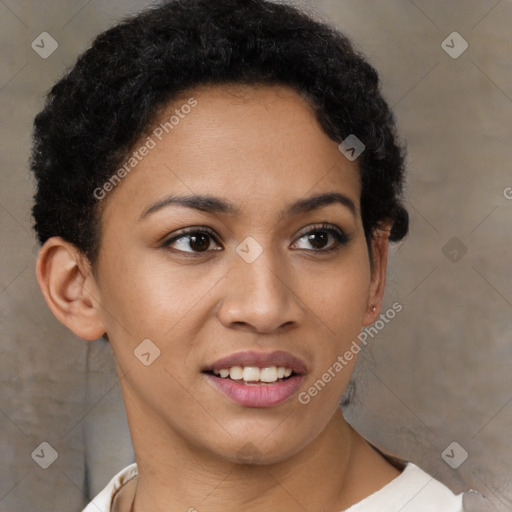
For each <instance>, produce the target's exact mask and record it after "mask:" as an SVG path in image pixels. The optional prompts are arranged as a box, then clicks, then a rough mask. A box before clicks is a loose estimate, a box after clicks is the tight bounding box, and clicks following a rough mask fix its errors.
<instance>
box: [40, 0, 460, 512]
mask: <svg viewBox="0 0 512 512" xmlns="http://www.w3.org/2000/svg"><path fill="white" fill-rule="evenodd" d="M32 170H33V172H34V173H35V176H36V179H37V182H38V189H37V193H36V196H35V205H34V207H33V214H34V218H35V230H36V232H37V235H38V238H39V241H40V242H41V244H42V248H41V251H40V254H39V258H38V262H37V276H38V280H39V283H40V286H41V289H42V291H43V294H44V297H45V300H46V301H47V303H48V306H49V307H50V309H51V310H52V312H53V313H54V314H55V316H56V317H57V318H58V319H59V320H60V321H61V322H62V323H63V324H64V325H66V326H67V327H68V328H70V329H71V330H72V331H73V332H74V333H75V334H76V335H78V336H79V337H81V338H83V339H85V340H94V339H97V338H99V337H101V336H105V337H106V338H107V339H108V340H109V342H110V343H111V347H112V350H113V353H114V357H115V362H116V367H117V371H118V375H119V378H120V384H121V388H122V392H123V398H124V402H125V408H126V412H127V417H128V423H129V427H130V433H131V438H132V443H133V447H134V451H135V456H136V461H137V462H136V463H135V464H132V465H130V466H128V467H127V468H125V469H123V470H122V471H120V472H119V473H118V474H117V475H116V476H115V477H114V478H113V479H112V481H111V482H110V483H109V484H108V485H107V487H106V488H105V489H104V491H103V492H102V493H100V495H98V496H97V497H96V498H95V499H94V500H93V502H92V503H91V504H89V506H88V507H86V509H85V511H86V512H92V511H97V510H101V511H116V512H128V511H133V512H145V511H152V512H160V511H162V512H163V511H166V512H167V511H170V510H188V511H195V510H198V511H200V512H208V511H217V510H224V511H229V510H246V511H252V510H259V511H261V510H264V511H287V512H290V511H299V510H300V511H303V510H308V511H310V512H320V511H340V510H346V511H350V512H369V511H377V510H378V511H381V512H382V511H397V512H398V511H399V510H400V511H402V512H413V511H418V512H419V511H421V512H428V511H436V512H440V511H441V510H442V511H443V512H456V511H461V510H462V495H454V494H453V493H452V492H451V491H450V490H449V489H448V488H447V487H445V486H444V485H443V484H441V483H440V482H438V481H437V480H435V479H433V478H432V477H430V476H429V475H428V474H426V473H425V472H424V471H422V470H421V469H420V468H419V467H417V466H416V465H415V464H413V463H411V462H406V461H401V460H399V459H396V458H394V457H391V456H389V455H385V454H383V453H381V452H380V451H379V450H377V449H376V448H375V447H373V446H372V445H371V444H370V443H368V442H367V441H366V440H365V439H364V438H363V437H362V436H361V435H360V434H358V433H357V432H356V431H355V430H354V429H353V428H352V427H351V426H350V425H349V424H348V423H347V422H346V421H345V419H344V417H343V411H342V409H341V408H340V407H339V403H340V400H341V398H342V396H343V394H344V392H345V390H346V389H347V386H348V384H349V381H350V376H351V373H352V370H353V368H354V365H355V361H356V359H357V357H356V356H357V353H358V352H359V350H360V347H359V337H358V336H359V335H360V332H361V329H362V328H363V327H365V326H369V325H371V324H373V323H374V322H375V321H376V320H377V319H378V318H379V315H380V314H381V310H382V300H383V295H384V288H385V280H386V264H387V255H388V245H389V243H390V242H394V241H398V240H401V239H402V238H403V237H404V236H405V235H406V233H407V229H408V216H407V212H406V210H405V209H404V207H403V206H402V203H401V193H402V181H403V175H404V151H403V149H402V148H401V147H400V146H399V145H398V142H397V137H396V134H395V126H394V119H393V115H392V113H391V112H390V110H389V108H388V106H387V104H386V102H385V101H384V100H383V98H382V96H381V94H380V91H379V83H378V76H377V74H376V72H375V70H374V69H373V68H372V67H371V66H370V65H369V64H368V63H367V62H366V61H365V60H364V58H363V57H362V56H360V55H359V54H357V53H356V52H355V51H354V49H353V48H352V46H351V44H350V42H349V41H348V40H347V39H346V38H345V37H344V36H343V35H341V34H340V33H339V32H337V31H335V30H334V29H332V28H331V27H329V26H326V25H325V24H322V23H319V22H317V21H315V20H313V19H311V18H310V17H308V16H307V15H306V14H304V13H301V12H299V11H298V10H296V9H294V8H292V7H290V6H286V5H279V4H274V3H271V2H269V1H266V0H244V1H238V2H235V1H233V0H219V1H216V2H209V1H208V0H188V1H186V2H184V1H171V2H166V3H164V4H162V5H161V6H158V7H156V8H152V9H149V10H147V11H145V12H143V13H141V14H139V15H137V16H135V17H133V18H132V19H129V20H126V21H124V22H122V23H120V24H118V25H117V26H115V27H113V28H112V29H110V30H108V31H106V32H104V33H103V34H101V35H100V36H98V37H97V39H96V40H95V41H94V43H93V45H92V47H91V48H90V49H89V50H88V51H87V52H85V53H84V54H83V55H82V56H81V57H80V58H79V60H78V61H77V63H76V65H75V66H74V68H73V69H72V70H71V72H70V73H69V74H68V75H67V76H65V77H64V78H62V79H61V80H60V81H59V82H58V83H57V84H56V85H55V86H54V88H53V89H52V91H51V92H50V94H49V97H48V100H47V103H46V106H45V108H44V110H43V111H42V112H41V113H40V114H39V115H38V116H37V118H36V120H35V134H34V148H33V155H32ZM351 354H352V355H351Z"/></svg>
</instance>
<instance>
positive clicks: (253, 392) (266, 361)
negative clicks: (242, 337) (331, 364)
mask: <svg viewBox="0 0 512 512" xmlns="http://www.w3.org/2000/svg"><path fill="white" fill-rule="evenodd" d="M242 368H243V369H244V371H243V373H241V370H242ZM258 368H259V369H263V368H265V369H266V370H265V372H267V371H268V372H270V373H273V375H272V376H271V377H269V376H267V377H268V378H264V377H263V375H262V374H260V373H259V370H258ZM228 369H230V371H229V373H230V374H232V372H235V373H236V374H237V375H236V376H235V377H234V378H233V376H232V375H231V378H229V376H227V375H225V372H226V371H227V370H228ZM221 370H222V373H223V374H224V375H219V373H221ZM246 371H247V375H246ZM276 371H278V372H282V373H283V377H284V378H278V379H277V380H276V377H277V375H276ZM255 372H257V373H258V376H255ZM284 372H286V373H284ZM202 373H203V374H204V375H205V376H206V381H207V382H208V383H209V384H211V385H212V386H213V387H214V388H215V389H216V390H218V391H220V393H221V394H222V395H224V396H225V397H227V398H228V399H229V400H230V401H232V402H235V403H237V404H239V405H242V406H244V407H260V408H267V407H276V406H278V405H280V404H282V403H284V402H286V401H287V400H289V399H290V398H291V397H292V396H293V395H295V393H297V391H298V389H299V387H300V386H301V384H302V382H303V380H304V378H305V374H306V364H305V363H304V362H303V361H302V360H301V359H299V358H298V357H296V356H293V355H292V354H290V353H288V352H283V351H274V352H269V353H261V352H254V351H247V352H238V353H236V354H232V355H230V356H228V357H224V358H222V359H218V360H217V361H215V362H214V363H212V364H211V365H209V366H206V367H205V368H203V370H202ZM245 379H247V380H245ZM254 380H258V382H247V381H254ZM262 380H263V381H264V380H267V381H269V382H268V383H267V382H262Z"/></svg>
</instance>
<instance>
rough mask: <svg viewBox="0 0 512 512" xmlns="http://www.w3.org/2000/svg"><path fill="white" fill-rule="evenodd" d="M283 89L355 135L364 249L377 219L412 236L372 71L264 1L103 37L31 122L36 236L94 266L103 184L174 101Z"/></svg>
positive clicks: (337, 129)
mask: <svg viewBox="0 0 512 512" xmlns="http://www.w3.org/2000/svg"><path fill="white" fill-rule="evenodd" d="M228 83H239V84H249V85H250V84H254V85H256V84H266V85H288V86H290V87H292V88H293V89H295V90H296V91H298V92H299V93H300V94H301V95H302V96H303V97H305V98H306V99H308V100H309V103H310V104H311V106H312V108H313V109H314V111H315V114H316V117H317V119H318V122H319V124H320V126H321V127H322V129H323V130H324V132H325V133H326V134H327V135H328V136H329V137H330V138H331V139H333V140H334V141H336V142H338V143H341V142H342V141H343V140H344V139H345V138H346V137H347V136H349V135H351V134H354V135H356V137H357V138H358V139H359V140H361V141H362V142H363V143H364V145H365V149H364V152H363V153H362V154H361V155H360V156H359V158H358V160H357V161H358V163H359V170H360V173H361V180H362V192H361V216H362V222H363V226H364V230H365V235H366V238H367V241H368V240H369V238H370V237H371V235H372V233H373V230H374V229H375V228H376V227H378V226H379V223H380V222H382V221H383V220H388V219H389V220H391V221H393V223H394V224H393V228H392V230H391V235H390V240H391V241H398V240H401V239H402V238H403V237H404V236H405V235H406V234H407V231H408V219H409V217H408V214H407V211H406V209H405V208H404V206H403V204H402V192H403V181H404V175H405V165H404V160H405V149H404V146H402V145H400V144H399V142H398V137H397V134H396V127H395V118H394V115H393V113H392V112H391V110H390V108H389V106H388V105H387V103H386V101H385V100H384V99H383V97H382V95H381V92H380V83H379V77H378V74H377V72H376V71H375V69H374V68H373V67H372V66H371V65H370V64H369V63H368V62H367V61H366V60H365V58H364V57H363V56H362V54H360V53H359V52H358V51H356V50H355V49H354V47H353V45H352V43H351V41H350V40H349V39H348V38H347V37H345V36H344V35H343V34H341V33H340V32H339V31H338V30H337V29H335V28H334V27H332V26H330V25H329V24H328V23H326V22H324V21H319V20H317V19H314V17H313V16H312V15H310V14H308V13H306V12H304V11H301V10H299V9H298V8H296V7H294V6H292V5H286V4H282V3H274V2H272V1H269V0H215V1H212V0H170V1H166V2H164V3H161V4H159V5H157V6H156V7H151V8H148V9H146V10H144V11H142V12H141V13H139V14H137V15H135V16H132V17H130V18H127V19H124V20H122V21H121V22H120V23H118V24H117V25H115V26H113V27H112V28H110V29H108V30H107V31H105V32H103V33H101V34H100V35H98V36H97V37H96V39H95V40H94V41H93V43H92V45H91V47H90V48H89V49H88V50H87V51H85V52H84V53H83V54H82V55H81V56H80V57H79V58H78V59H77V62H76V64H75V65H74V67H73V68H72V69H71V70H70V71H69V72H68V73H67V74H66V75H65V76H64V77H63V78H61V79H60V80H59V81H58V82H57V83H56V84H55V85H54V86H53V88H52V89H51V90H50V92H49V93H48V96H47V98H46V104H45V106H44V109H43V110H42V111H41V112H40V113H39V114H38V115H37V116H36V118H35V120H34V133H33V146H32V153H31V157H30V166H31V170H32V171H33V173H34V175H35V177H36V182H37V190H36V193H35V196H34V200H35V204H34V206H33V208H32V214H33V216H34V220H35V224H34V229H35V231H36V234H37V237H38V240H39V242H40V243H41V244H43V243H44V242H45V241H46V240H47V239H48V238H50V237H52V236H61V237H62V238H64V239H65V240H67V241H68V242H71V243H73V244H74V245H75V246H76V247H77V248H78V249H79V250H80V251H81V252H82V253H83V254H84V255H85V256H86V257H87V258H88V260H89V261H90V262H91V263H92V265H93V266H94V264H95V262H96V259H97V256H98V252H99V247H100V243H101V211H100V206H99V203H100V201H99V200H98V199H97V197H96V195H95V194H94V190H95V189H97V188H98V187H101V186H102V185H103V184H104V183H105V182H106V181H108V180H109V178H111V176H112V175H113V173H114V171H115V169H117V168H118V166H119V165H120V164H121V163H122V162H123V161H124V160H125V159H126V157H127V156H128V155H129V154H130V152H131V151H132V150H133V146H134V144H135V143H136V142H137V141H138V140H139V138H140V136H141V135H142V134H143V133H145V131H146V130H148V127H149V126H150V125H151V123H152V122H154V120H155V117H156V116H157V114H158V112H159V110H160V109H161V108H163V107H164V106H165V105H166V104H167V103H168V102H170V101H172V100H173V99H174V98H176V97H177V96H178V95H179V94H182V93H184V92H186V91H187V90H188V89H191V88H193V87H196V86H200V85H207V84H228Z"/></svg>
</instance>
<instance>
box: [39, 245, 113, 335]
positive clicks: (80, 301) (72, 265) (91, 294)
mask: <svg viewBox="0 0 512 512" xmlns="http://www.w3.org/2000/svg"><path fill="white" fill-rule="evenodd" d="M36 275H37V280H38V282H39V286H40V287H41V291H42V292H43V296H44V298H45V300H46V303H47V304H48V307H49V308H50V310H51V311H52V313H53V314H54V315H55V316H56V317H57V319H58V320H59V321H60V322H61V323H62V324H64V325H65V326H66V327H68V328H69V329H71V330H72V331H73V332H74V333H75V334H76V335H77V336H79V337H80V338H83V339H86V340H95V339H97V338H100V337H101V336H102V335H103V334H104V333H105V328H104V326H103V322H102V319H101V315H100V311H99V310H100V307H101V304H100V295H99V289H98V287H97V284H96V281H95V278H94V276H93V274H92V270H91V267H90V264H89V261H88V260H87V258H85V257H84V256H83V254H82V253H81V252H80V251H79V250H78V249H77V248H76V247H75V246H74V245H73V244H71V243H69V242H66V241H65V240H64V239H63V238H61V237H52V238H50V239H48V240H47V241H46V242H45V243H44V244H43V246H42V247H41V249H40V250H39V256H38V258H37V263H36Z"/></svg>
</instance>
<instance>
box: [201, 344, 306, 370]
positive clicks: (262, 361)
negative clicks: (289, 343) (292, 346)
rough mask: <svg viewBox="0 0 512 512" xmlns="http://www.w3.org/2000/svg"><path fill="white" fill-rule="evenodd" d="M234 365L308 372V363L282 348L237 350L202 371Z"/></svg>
mask: <svg viewBox="0 0 512 512" xmlns="http://www.w3.org/2000/svg"><path fill="white" fill-rule="evenodd" d="M233 366H242V367H244V366H255V367H259V368H267V367H270V366H276V367H279V366H284V367H285V368H291V369H292V370H293V373H295V374H297V375H304V374H305V373H306V364H305V363H304V362H303V361H302V360H301V359H299V358H298V357H296V356H294V355H292V354H290V353H289V352H284V351H281V350H277V351H274V352H268V353H261V352H254V351H245V352H237V353H235V354H232V355H230V356H227V357H223V358H222V359H218V360H217V361H215V362H214V363H212V364H211V365H208V366H206V367H204V368H203V369H202V372H203V373H208V372H213V371H214V370H217V371H220V370H222V369H224V368H231V367H233Z"/></svg>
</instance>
